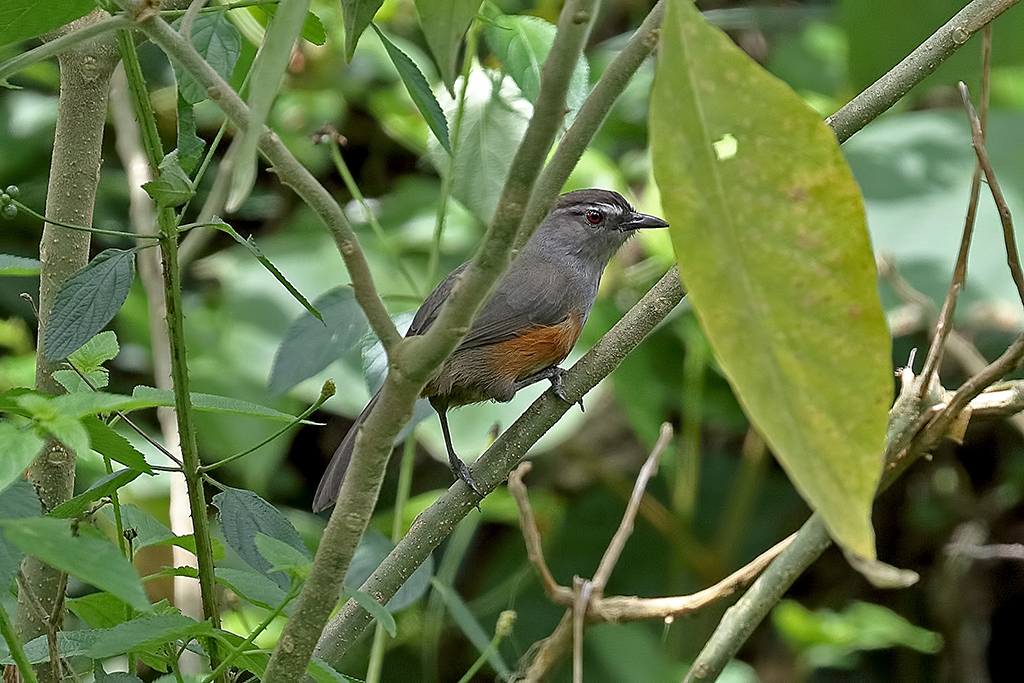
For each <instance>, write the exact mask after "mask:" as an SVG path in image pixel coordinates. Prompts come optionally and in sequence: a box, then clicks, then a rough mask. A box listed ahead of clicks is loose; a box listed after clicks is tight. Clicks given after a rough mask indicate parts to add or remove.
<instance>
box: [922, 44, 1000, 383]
mask: <svg viewBox="0 0 1024 683" xmlns="http://www.w3.org/2000/svg"><path fill="white" fill-rule="evenodd" d="M982 35H983V40H982V51H981V52H982V55H981V117H980V119H979V125H980V129H981V141H982V145H983V146H984V140H985V131H986V130H987V128H988V100H989V89H990V88H989V84H990V81H991V78H990V76H991V73H992V25H991V24H988V25H986V26H985V31H984V33H983V34H982ZM966 102H967V105H968V106H969V105H970V100H969V99H968V100H966ZM971 137H972V140H973V138H974V134H973V131H972V135H971ZM981 172H982V171H981V163H980V161H978V162H975V164H974V176H973V177H972V178H971V196H970V199H969V200H968V202H967V215H966V216H965V218H964V232H963V237H962V238H961V239H960V251H959V252H958V253H957V257H956V267H955V268H954V269H953V279H952V280H951V281H950V283H949V289H948V290H947V292H946V299H945V301H943V303H942V312H941V313H939V317H938V320H937V321H936V323H935V334H934V336H933V337H932V344H931V346H930V347H929V349H928V357H927V358H926V359H925V363H924V367H923V368H922V370H921V377H922V378H923V381H922V382H921V387H920V389H919V393H918V396H919V397H920V398H924V395H925V393H926V392H927V391H928V385H929V384H930V383H931V381H932V378H933V377H936V378H937V377H938V373H939V364H940V363H941V362H942V354H943V353H944V352H945V350H946V342H947V340H948V338H949V335H950V333H951V332H952V329H953V314H954V313H955V312H956V303H957V299H958V298H959V296H960V290H961V289H962V288H963V286H964V281H965V280H966V279H967V254H968V252H969V251H970V248H971V236H972V235H973V234H974V224H975V220H976V218H977V215H978V200H979V198H980V196H981Z"/></svg>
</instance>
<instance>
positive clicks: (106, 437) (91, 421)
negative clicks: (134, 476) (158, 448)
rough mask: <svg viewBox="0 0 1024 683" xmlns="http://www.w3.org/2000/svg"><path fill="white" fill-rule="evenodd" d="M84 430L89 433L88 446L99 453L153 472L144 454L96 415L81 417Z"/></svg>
mask: <svg viewBox="0 0 1024 683" xmlns="http://www.w3.org/2000/svg"><path fill="white" fill-rule="evenodd" d="M82 425H83V426H84V427H85V431H87V432H88V433H89V445H90V447H91V448H92V449H93V450H94V451H96V452H97V453H99V454H101V455H105V456H107V457H108V458H110V459H111V460H114V461H116V462H119V463H121V464H122V465H124V466H125V467H130V468H132V469H133V470H138V471H139V472H145V473H146V474H153V468H152V467H150V466H149V463H148V462H146V458H145V456H143V455H142V453H140V452H139V451H137V450H135V447H134V446H132V444H131V442H130V441H128V439H126V438H124V437H123V436H121V435H120V434H118V433H117V432H116V431H114V429H113V428H112V427H111V426H110V425H108V424H107V423H105V422H103V420H100V419H99V418H96V417H85V418H83V419H82Z"/></svg>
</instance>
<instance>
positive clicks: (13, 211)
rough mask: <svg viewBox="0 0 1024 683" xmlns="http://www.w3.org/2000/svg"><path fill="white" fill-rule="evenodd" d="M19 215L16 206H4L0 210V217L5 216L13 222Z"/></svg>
mask: <svg viewBox="0 0 1024 683" xmlns="http://www.w3.org/2000/svg"><path fill="white" fill-rule="evenodd" d="M17 215H18V207H16V206H15V205H14V204H4V207H3V208H2V209H0V216H3V217H4V218H6V219H7V220H11V219H12V218H14V217H15V216H17Z"/></svg>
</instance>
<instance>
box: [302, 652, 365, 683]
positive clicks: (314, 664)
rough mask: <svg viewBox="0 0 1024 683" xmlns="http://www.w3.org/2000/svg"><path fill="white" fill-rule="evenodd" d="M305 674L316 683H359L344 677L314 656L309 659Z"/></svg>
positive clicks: (349, 677)
mask: <svg viewBox="0 0 1024 683" xmlns="http://www.w3.org/2000/svg"><path fill="white" fill-rule="evenodd" d="M306 673H308V674H309V675H310V676H312V677H313V680H314V681H316V683H361V682H360V681H359V679H357V678H352V677H351V676H346V675H345V674H343V673H340V672H339V671H337V670H335V668H334V667H333V666H331V665H330V664H328V663H327V662H325V661H324V660H322V659H320V658H319V657H317V656H316V655H313V657H311V658H310V660H309V665H308V666H307V667H306Z"/></svg>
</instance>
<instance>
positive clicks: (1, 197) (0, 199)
mask: <svg viewBox="0 0 1024 683" xmlns="http://www.w3.org/2000/svg"><path fill="white" fill-rule="evenodd" d="M10 203H11V195H9V194H7V193H6V192H4V193H0V206H7V205H8V204H10Z"/></svg>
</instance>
